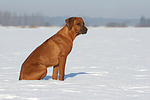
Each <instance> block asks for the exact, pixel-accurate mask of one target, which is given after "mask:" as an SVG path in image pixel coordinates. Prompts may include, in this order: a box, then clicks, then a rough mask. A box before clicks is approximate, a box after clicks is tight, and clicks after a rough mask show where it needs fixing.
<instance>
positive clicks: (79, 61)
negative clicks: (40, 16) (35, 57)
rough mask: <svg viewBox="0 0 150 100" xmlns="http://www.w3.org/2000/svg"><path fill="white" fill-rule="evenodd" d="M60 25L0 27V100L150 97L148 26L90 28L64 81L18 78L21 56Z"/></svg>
mask: <svg viewBox="0 0 150 100" xmlns="http://www.w3.org/2000/svg"><path fill="white" fill-rule="evenodd" d="M59 29H60V27H52V28H44V27H41V28H35V29H31V28H14V27H0V99H2V100H5V99H13V100H150V28H132V27H129V28H105V27H97V28H92V27H89V31H88V33H87V34H86V35H81V36H78V37H77V38H76V39H75V41H74V48H73V50H72V52H71V53H70V55H69V56H68V59H67V63H66V76H65V81H64V82H62V81H59V80H57V81H56V80H52V79H51V76H52V68H49V69H48V74H47V76H46V77H45V78H44V79H43V80H35V81H33V80H32V81H26V80H23V81H18V77H19V72H20V66H21V64H22V63H23V61H24V60H25V58H26V57H27V56H28V55H29V54H30V53H31V52H32V50H34V49H35V48H36V47H37V46H38V45H40V44H41V43H42V42H43V41H45V40H46V39H47V38H49V37H50V36H52V35H53V34H54V33H56V32H57V31H58V30H59Z"/></svg>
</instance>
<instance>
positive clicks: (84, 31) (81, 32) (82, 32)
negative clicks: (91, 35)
mask: <svg viewBox="0 0 150 100" xmlns="http://www.w3.org/2000/svg"><path fill="white" fill-rule="evenodd" d="M87 30H88V29H87V28H86V27H84V28H82V29H80V31H79V32H77V35H80V34H86V33H87Z"/></svg>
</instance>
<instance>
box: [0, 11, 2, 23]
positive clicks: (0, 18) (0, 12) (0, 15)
mask: <svg viewBox="0 0 150 100" xmlns="http://www.w3.org/2000/svg"><path fill="white" fill-rule="evenodd" d="M1 21H2V11H1V10H0V25H1V24H2V22H1Z"/></svg>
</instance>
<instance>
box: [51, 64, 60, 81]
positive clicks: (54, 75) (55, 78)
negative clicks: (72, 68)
mask: <svg viewBox="0 0 150 100" xmlns="http://www.w3.org/2000/svg"><path fill="white" fill-rule="evenodd" d="M58 70H59V66H58V65H56V66H54V67H53V75H52V79H53V80H57V76H58Z"/></svg>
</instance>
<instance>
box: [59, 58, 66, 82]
mask: <svg viewBox="0 0 150 100" xmlns="http://www.w3.org/2000/svg"><path fill="white" fill-rule="evenodd" d="M66 58H67V57H66V56H60V57H59V80H60V81H64V75H65V64H66Z"/></svg>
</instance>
